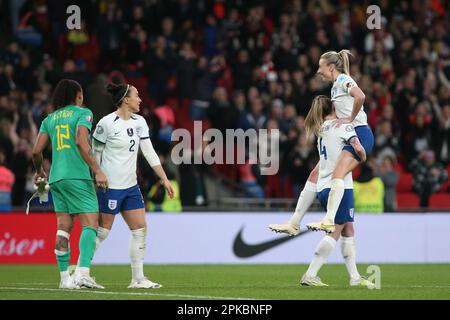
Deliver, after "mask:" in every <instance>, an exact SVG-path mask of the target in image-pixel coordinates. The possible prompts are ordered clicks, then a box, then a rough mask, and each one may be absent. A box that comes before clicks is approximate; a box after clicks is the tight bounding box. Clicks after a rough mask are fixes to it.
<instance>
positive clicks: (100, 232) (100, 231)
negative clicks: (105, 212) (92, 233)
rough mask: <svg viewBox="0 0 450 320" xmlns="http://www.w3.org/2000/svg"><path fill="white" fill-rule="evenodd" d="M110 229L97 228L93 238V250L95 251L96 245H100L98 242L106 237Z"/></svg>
mask: <svg viewBox="0 0 450 320" xmlns="http://www.w3.org/2000/svg"><path fill="white" fill-rule="evenodd" d="M110 231H111V230H109V229H106V228H102V227H98V228H97V238H95V251H97V249H98V247H100V244H101V243H102V242H103V241H105V239H106V238H108V235H109V232H110Z"/></svg>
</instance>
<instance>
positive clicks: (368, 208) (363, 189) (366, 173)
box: [353, 160, 385, 213]
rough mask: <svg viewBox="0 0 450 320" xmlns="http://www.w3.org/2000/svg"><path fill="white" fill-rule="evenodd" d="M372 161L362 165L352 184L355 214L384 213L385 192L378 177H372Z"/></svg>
mask: <svg viewBox="0 0 450 320" xmlns="http://www.w3.org/2000/svg"><path fill="white" fill-rule="evenodd" d="M373 167H374V164H373V162H372V161H370V160H369V162H366V163H363V164H362V167H361V173H360V175H359V177H358V178H357V179H356V181H354V182H353V192H354V198H355V211H356V212H357V213H364V212H373V213H382V212H384V199H385V191H384V184H383V181H382V180H381V178H380V177H376V176H374V169H373Z"/></svg>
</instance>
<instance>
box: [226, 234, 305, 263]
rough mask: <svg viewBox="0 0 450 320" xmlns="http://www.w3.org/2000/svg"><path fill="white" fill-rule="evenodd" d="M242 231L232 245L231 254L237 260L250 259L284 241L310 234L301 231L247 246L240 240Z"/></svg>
mask: <svg viewBox="0 0 450 320" xmlns="http://www.w3.org/2000/svg"><path fill="white" fill-rule="evenodd" d="M243 230H244V227H242V228H241V230H239V233H238V234H237V235H236V238H235V239H234V244H233V252H234V254H235V255H236V256H237V257H239V258H250V257H253V256H256V255H257V254H260V253H262V252H264V251H267V250H269V249H272V248H273V247H276V246H279V245H280V244H282V243H285V242H286V241H289V240H292V239H296V238H297V237H300V236H302V235H304V234H305V233H308V232H310V231H309V230H305V231H301V232H300V233H299V234H298V235H297V236H285V237H282V238H278V239H274V240H269V241H265V242H262V243H258V244H248V243H245V242H244V240H242V231H243Z"/></svg>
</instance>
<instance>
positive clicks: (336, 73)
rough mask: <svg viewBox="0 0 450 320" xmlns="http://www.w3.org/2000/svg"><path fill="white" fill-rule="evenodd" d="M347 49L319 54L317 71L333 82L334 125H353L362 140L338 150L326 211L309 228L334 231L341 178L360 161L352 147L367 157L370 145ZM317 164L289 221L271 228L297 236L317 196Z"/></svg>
mask: <svg viewBox="0 0 450 320" xmlns="http://www.w3.org/2000/svg"><path fill="white" fill-rule="evenodd" d="M349 55H350V51H348V50H341V51H340V52H335V51H329V52H326V53H324V54H322V56H321V57H320V60H319V68H318V70H317V73H318V74H319V75H320V76H322V78H323V79H324V80H327V81H331V82H333V87H332V89H331V101H332V102H333V105H334V108H335V112H336V116H337V119H336V120H334V121H333V125H335V126H337V127H339V126H341V125H343V124H352V125H353V127H354V128H355V131H356V134H357V135H358V138H359V141H360V142H361V144H360V145H358V146H356V147H355V146H353V145H347V146H344V148H343V150H342V152H341V153H340V155H339V157H338V159H337V162H336V166H335V170H334V172H333V175H332V180H331V183H330V188H331V190H330V195H329V201H328V205H327V214H326V215H325V217H324V218H323V219H322V220H321V221H318V222H314V223H311V224H308V225H307V227H308V228H313V229H320V230H324V231H326V232H333V230H334V228H335V226H334V219H335V217H336V212H337V210H338V207H339V204H340V202H341V199H342V197H343V195H344V177H345V176H346V175H347V174H348V173H349V172H352V171H353V169H355V168H356V167H357V166H358V164H359V162H360V161H363V160H362V159H360V158H359V157H358V155H357V152H361V150H356V149H355V148H361V147H362V148H364V150H365V153H366V155H367V156H368V155H369V154H370V153H371V151H372V148H373V143H374V138H373V133H372V130H371V129H370V127H369V126H368V124H367V115H366V113H365V112H364V110H363V108H362V107H363V103H364V100H365V95H364V93H363V92H362V91H361V89H360V88H359V87H358V85H357V84H356V82H355V81H354V80H353V79H352V77H351V76H350V63H349V58H348V56H349ZM318 170H319V167H318V164H317V165H316V167H315V168H314V169H313V171H311V173H310V175H309V177H308V180H307V182H306V184H305V187H304V188H303V191H302V192H301V193H300V197H299V199H298V201H297V206H296V208H295V212H294V214H293V215H292V217H291V219H290V220H289V222H288V223H283V224H272V225H270V228H271V229H272V230H274V231H277V232H284V233H288V234H290V235H297V234H298V233H299V232H300V229H299V224H300V221H301V220H302V218H303V216H304V214H305V212H306V210H308V208H309V207H310V205H311V204H312V203H313V201H314V199H315V198H316V183H317V177H318Z"/></svg>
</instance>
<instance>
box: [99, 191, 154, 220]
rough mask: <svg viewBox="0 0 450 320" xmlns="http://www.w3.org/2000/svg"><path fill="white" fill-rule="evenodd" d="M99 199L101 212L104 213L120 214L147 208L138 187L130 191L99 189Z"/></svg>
mask: <svg viewBox="0 0 450 320" xmlns="http://www.w3.org/2000/svg"><path fill="white" fill-rule="evenodd" d="M97 197H98V207H99V210H100V212H103V213H109V214H118V213H119V212H121V211H127V210H135V209H141V208H145V205H144V198H143V197H142V193H141V190H140V189H139V186H138V185H135V186H133V187H131V188H128V189H109V190H108V191H105V190H103V189H99V191H98V192H97Z"/></svg>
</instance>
